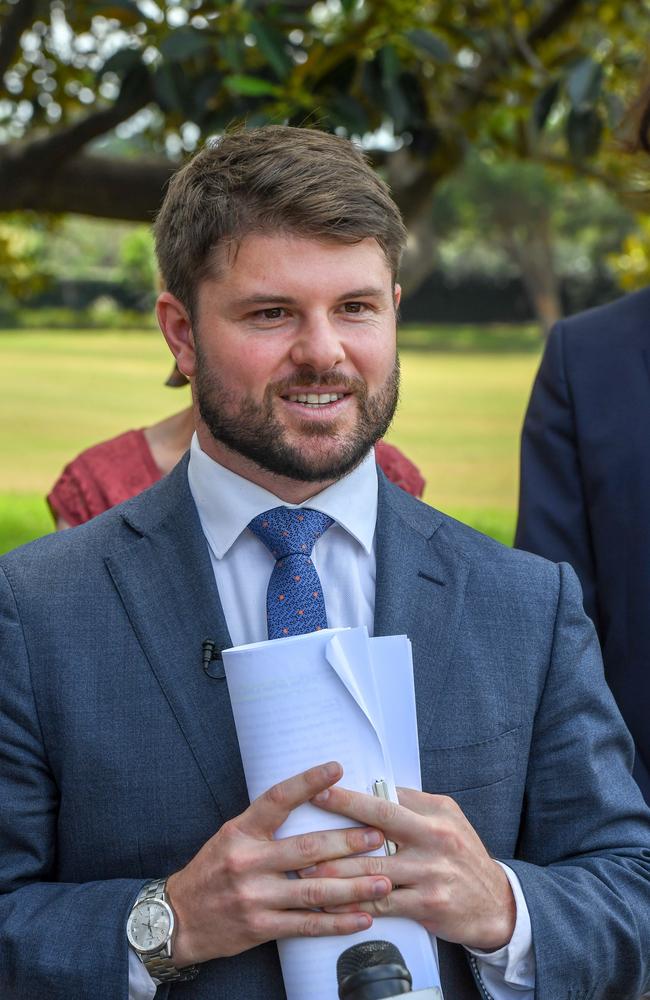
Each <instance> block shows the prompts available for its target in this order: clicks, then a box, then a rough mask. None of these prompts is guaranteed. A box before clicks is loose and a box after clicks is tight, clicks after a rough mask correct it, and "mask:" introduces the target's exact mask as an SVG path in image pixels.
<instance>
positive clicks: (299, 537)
mask: <svg viewBox="0 0 650 1000" xmlns="http://www.w3.org/2000/svg"><path fill="white" fill-rule="evenodd" d="M332 524H334V521H333V520H332V518H331V517H328V516H327V514H321V512H320V511H319V510H311V509H310V508H309V507H293V508H291V507H274V508H273V509H272V510H267V511H264V513H263V514H258V516H257V517H254V518H253V520H252V521H251V522H250V524H249V525H248V527H249V528H250V529H251V531H252V532H253V534H254V535H257V537H258V538H259V539H260V541H262V542H264V544H265V545H266V547H267V549H269V551H270V552H272V553H273V555H274V556H275V558H276V559H285V558H286V557H287V556H288V555H292V554H295V555H302V556H307V557H308V556H310V555H311V550H312V549H313V547H314V543H315V541H316V539H317V538H320V536H321V535H322V534H323V532H325V531H327V529H328V528H329V527H330V526H331V525H332Z"/></svg>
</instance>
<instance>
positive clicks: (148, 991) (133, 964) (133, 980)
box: [129, 948, 157, 1000]
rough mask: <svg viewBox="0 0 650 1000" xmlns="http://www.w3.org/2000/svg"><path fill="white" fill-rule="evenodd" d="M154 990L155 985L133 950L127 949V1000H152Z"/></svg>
mask: <svg viewBox="0 0 650 1000" xmlns="http://www.w3.org/2000/svg"><path fill="white" fill-rule="evenodd" d="M156 989H157V986H156V983H155V982H154V980H153V979H152V978H151V976H150V975H149V973H148V972H147V970H146V968H145V967H144V965H143V964H142V962H141V961H140V959H139V958H138V956H137V955H136V953H135V952H134V950H133V948H129V1000H153V998H154V996H155V994H156Z"/></svg>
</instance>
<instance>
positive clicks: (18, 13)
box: [0, 0, 36, 89]
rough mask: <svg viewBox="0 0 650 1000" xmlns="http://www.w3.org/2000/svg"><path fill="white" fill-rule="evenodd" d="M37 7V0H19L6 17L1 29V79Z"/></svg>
mask: <svg viewBox="0 0 650 1000" xmlns="http://www.w3.org/2000/svg"><path fill="white" fill-rule="evenodd" d="M35 9H36V0H18V3H15V4H13V6H12V7H11V10H10V11H9V13H8V14H7V16H6V18H5V21H4V24H3V25H2V30H1V31H0V81H1V80H2V77H3V76H4V75H5V73H6V72H7V70H8V69H9V67H10V66H11V63H12V61H13V58H14V55H15V54H16V49H17V48H18V45H19V44H20V36H21V35H22V33H23V31H25V29H26V28H28V27H29V25H30V24H31V21H32V19H33V17H34V11H35ZM2 89H4V88H2Z"/></svg>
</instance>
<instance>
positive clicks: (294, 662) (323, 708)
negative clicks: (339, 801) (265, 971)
mask: <svg viewBox="0 0 650 1000" xmlns="http://www.w3.org/2000/svg"><path fill="white" fill-rule="evenodd" d="M223 660H224V666H225V670H226V678H227V681H228V688H229V692H230V699H231V702H232V710H233V715H234V719H235V725H236V727H237V736H238V738H239V745H240V749H241V756H242V762H243V766H244V773H245V776H246V782H247V785H248V793H249V796H250V799H251V801H252V800H253V799H255V798H257V797H258V796H259V795H260V794H261V793H262V792H264V791H265V790H266V789H267V788H269V787H270V786H271V785H274V784H276V783H277V782H278V781H282V780H284V779H285V778H288V777H291V776H292V775H294V774H298V773H299V772H300V771H304V770H306V769H307V768H309V767H313V766H314V765H316V764H322V763H324V762H325V761H328V760H337V761H339V763H340V764H341V765H342V766H343V770H344V776H343V779H342V784H344V785H345V786H346V787H347V788H352V789H354V790H356V791H360V792H365V793H367V794H372V787H373V783H374V782H375V781H377V780H379V779H382V778H383V779H384V781H386V783H387V785H388V789H389V792H390V796H391V798H394V799H395V800H396V799H397V794H396V791H395V785H396V784H399V785H404V786H407V787H410V788H420V787H421V785H420V763H419V753H418V741H417V720H416V714H415V693H414V687H413V665H412V659H411V646H410V642H409V640H408V638H407V637H406V636H386V637H377V638H373V639H371V638H369V636H368V632H367V629H366V628H365V627H362V628H353V629H326V630H323V631H321V632H313V633H310V634H309V635H304V636H292V637H290V638H287V639H275V640H273V641H270V642H261V643H254V644H252V645H248V646H238V647H235V648H233V649H229V650H225V651H224V653H223ZM350 825H351V821H350V820H349V819H346V818H345V817H338V816H334V815H332V814H330V813H327V812H325V811H324V810H322V809H319V808H318V807H316V806H314V805H312V804H311V803H307V804H305V805H303V806H300V807H299V808H298V809H296V810H295V811H294V812H293V813H292V814H291V816H290V817H289V819H288V820H287V821H286V823H284V824H283V825H282V826H281V827H280V829H279V830H278V831H277V836H278V837H287V836H292V835H294V834H298V833H305V832H309V831H316V830H325V829H334V828H342V827H349V826H350ZM377 853H381V852H377ZM363 940H385V941H390V942H392V943H393V944H395V945H396V946H397V947H398V948H399V949H400V951H401V952H402V954H403V956H404V959H405V962H406V965H407V967H408V968H409V970H410V972H411V975H412V976H413V989H414V990H416V989H423V988H425V987H428V986H439V985H440V979H439V974H438V969H437V954H436V950H435V941H432V939H431V938H430V936H429V934H428V933H427V932H426V931H425V930H424V928H423V927H422V926H421V925H420V924H418V923H416V922H415V921H411V920H405V919H401V918H379V919H377V918H376V919H375V920H374V922H373V925H372V927H371V928H370V929H369V930H368V931H362V932H360V933H358V934H354V935H349V936H345V937H333V938H309V939H304V938H292V939H290V940H287V941H279V942H278V949H279V952H280V961H281V963H282V973H283V977H284V982H285V988H286V992H287V997H288V1000H304V998H305V997H309V998H310V1000H337V997H338V987H337V983H336V961H337V958H338V956H339V955H340V954H341V952H342V951H344V950H345V949H346V948H348V947H350V946H351V945H353V944H356V943H357V942H358V941H363Z"/></svg>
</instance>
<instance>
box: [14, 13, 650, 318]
mask: <svg viewBox="0 0 650 1000" xmlns="http://www.w3.org/2000/svg"><path fill="white" fill-rule="evenodd" d="M649 14H650V3H649V2H648V0H612V2H600V0H599V2H596V0H504V2H502V3H498V4H496V3H493V2H488V0H463V2H460V0H430V2H426V0H425V2H422V0H418V2H415V0H377V2H373V3H370V2H367V0H325V2H317V3H313V2H308V0H284V2H273V0H270V2H269V0H234V2H230V3H214V2H213V3H203V2H200V0H183V2H168V3H161V2H154V0H137V2H136V0H122V2H113V3H101V2H89V3H79V2H68V3H62V2H58V0H55V2H47V0H13V2H10V0H3V2H0V32H1V34H0V80H1V81H2V82H1V84H0V227H1V228H0V280H1V282H2V288H1V289H0V309H2V308H4V311H5V314H6V313H7V311H8V310H9V311H11V310H10V306H11V302H12V301H13V302H16V301H19V300H20V299H21V298H22V299H24V298H25V296H28V295H29V294H31V293H34V292H38V291H42V289H43V286H44V285H45V284H47V282H48V279H49V281H50V284H53V283H54V284H58V283H60V282H61V281H62V280H63V281H66V280H67V281H72V280H74V279H75V276H76V279H77V280H78V279H79V274H80V268H81V265H82V261H81V258H82V257H83V258H84V259H85V264H84V266H85V267H86V268H87V270H88V269H90V270H94V271H95V277H96V278H97V279H98V280H99V276H100V275H102V276H103V277H104V278H105V276H106V275H107V274H109V273H111V274H112V275H113V276H114V277H115V278H116V280H118V281H121V282H123V283H124V285H125V287H126V288H127V291H128V292H129V294H130V295H131V298H130V299H129V305H131V306H132V307H133V308H136V309H137V308H139V307H143V308H148V306H149V304H150V300H151V288H152V284H153V281H152V279H153V271H152V268H153V265H152V263H151V257H150V250H149V248H148V246H147V237H146V235H145V233H144V231H143V230H140V229H135V230H134V231H133V233H127V232H126V230H124V229H122V228H120V227H119V226H118V227H117V228H116V229H115V230H114V234H115V235H114V236H112V237H111V238H105V235H104V234H105V233H106V232H107V230H106V229H102V230H100V232H101V233H102V235H101V238H100V239H98V237H97V230H94V229H93V227H92V226H91V225H90V224H89V223H86V224H85V225H86V229H84V228H83V226H79V225H77V226H74V225H71V224H70V221H69V220H70V217H71V215H81V216H86V217H87V216H92V217H95V218H104V219H113V220H126V221H130V222H131V223H133V222H142V223H148V222H150V221H151V219H152V217H153V215H154V213H155V211H156V209H157V207H158V205H159V202H160V199H161V193H162V191H163V188H164V184H165V182H166V180H167V178H168V177H169V175H170V173H171V172H172V171H173V170H174V169H175V168H176V167H177V166H178V164H179V162H181V161H182V159H183V157H184V156H185V155H187V154H188V153H190V152H191V151H192V150H194V149H195V148H196V147H197V145H198V144H200V143H201V142H202V141H204V140H205V139H206V138H208V137H209V136H212V135H215V134H218V133H219V132H220V131H222V130H223V129H224V128H226V127H228V126H230V125H232V124H234V123H241V122H245V123H247V124H248V125H256V124H260V123H262V122H290V123H292V124H307V125H313V126H316V127H320V128H326V129H330V130H334V131H337V132H339V133H341V134H345V135H349V136H352V137H354V138H356V139H358V140H359V141H360V142H362V143H363V145H364V146H365V148H366V149H367V151H368V154H369V156H370V157H371V159H372V160H373V162H374V163H375V164H376V166H377V169H378V170H380V171H381V172H382V173H383V174H384V176H385V177H386V178H387V180H388V181H389V183H390V184H391V187H392V189H393V192H394V194H395V197H396V200H397V202H398V203H399V205H400V208H401V209H402V212H403V214H404V217H405V219H406V222H407V225H408V227H409V232H410V239H409V246H408V249H407V254H406V259H405V262H404V270H403V283H404V285H405V290H406V292H407V303H408V294H409V293H410V294H414V293H415V292H416V291H417V290H418V289H419V288H421V287H422V286H423V285H424V284H425V283H426V282H427V280H428V279H430V277H431V275H432V273H433V272H434V271H435V270H436V268H438V269H440V268H442V270H443V272H444V273H445V275H446V280H447V279H448V280H449V281H451V282H458V281H459V280H462V275H463V273H464V272H466V271H467V266H468V260H470V259H471V260H472V261H473V262H474V265H475V266H476V267H483V268H484V269H485V268H486V269H487V270H484V272H483V273H486V274H488V275H492V274H493V273H494V272H495V270H496V271H500V273H502V274H504V275H506V274H508V275H513V274H516V275H517V276H518V277H519V278H520V279H521V281H522V282H523V287H524V289H525V292H526V294H527V297H528V301H529V304H530V307H531V310H532V312H533V314H534V315H535V316H536V318H537V319H538V321H539V322H540V325H541V327H542V328H543V329H547V328H548V326H549V324H550V323H551V322H552V321H553V320H554V319H555V318H557V316H558V315H559V314H560V312H561V311H562V309H563V308H564V305H565V301H566V295H565V296H564V299H563V292H562V287H561V286H562V283H563V281H566V280H570V281H573V282H574V283H575V281H580V280H583V281H586V280H587V279H589V282H591V285H593V287H594V289H595V291H594V296H595V298H596V299H597V298H598V297H603V296H605V297H606V296H607V295H611V294H612V293H613V292H612V286H613V285H614V280H613V279H612V275H614V278H616V276H617V274H619V273H620V275H621V279H622V286H623V287H625V288H629V287H632V286H633V285H635V284H641V283H643V282H644V281H646V280H647V274H648V269H647V264H642V262H641V255H642V247H643V243H644V239H645V227H646V222H645V221H644V217H643V215H639V212H638V211H633V210H630V209H629V208H626V207H625V206H624V202H625V198H626V196H629V194H630V192H633V191H635V190H636V189H637V188H639V187H640V188H641V189H643V188H644V184H645V181H644V179H643V177H642V175H641V174H639V173H637V172H635V169H634V168H633V166H632V161H631V160H630V159H629V158H628V159H626V158H625V157H624V156H622V155H621V148H620V144H621V142H624V141H625V139H626V130H628V131H629V126H628V125H627V120H626V119H625V118H624V109H625V108H626V106H627V105H628V104H629V102H630V100H631V98H632V96H633V95H634V94H635V93H636V92H637V91H638V87H639V83H640V81H641V80H642V79H643V77H644V74H645V72H646V66H645V59H646V50H645V45H646V38H647V24H648V15H649ZM21 213H22V214H21ZM24 213H28V214H27V215H25V214H24ZM46 237H47V238H46ZM116 240H119V241H120V246H119V248H118V247H117V244H116ZM75 243H76V250H75V248H74V247H73V245H72V244H75ZM97 243H99V244H100V246H96V244H97ZM122 244H123V245H122ZM463 247H465V248H471V253H467V252H464V251H463V249H462V248H463ZM120 268H121V271H120ZM86 278H88V275H87V276H86ZM84 280H86V279H84ZM590 287H591V286H590ZM107 294H109V293H107V292H106V291H105V290H102V289H101V288H99V286H98V295H97V297H98V298H101V297H102V296H103V297H104V298H106V295H107ZM590 294H591V293H590ZM577 304H578V305H579V306H580V305H582V304H583V303H582V301H581V300H579V301H578V303H577ZM431 308H432V309H433V310H435V301H432V306H431ZM431 318H432V319H434V318H435V314H433V315H432V316H431Z"/></svg>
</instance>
